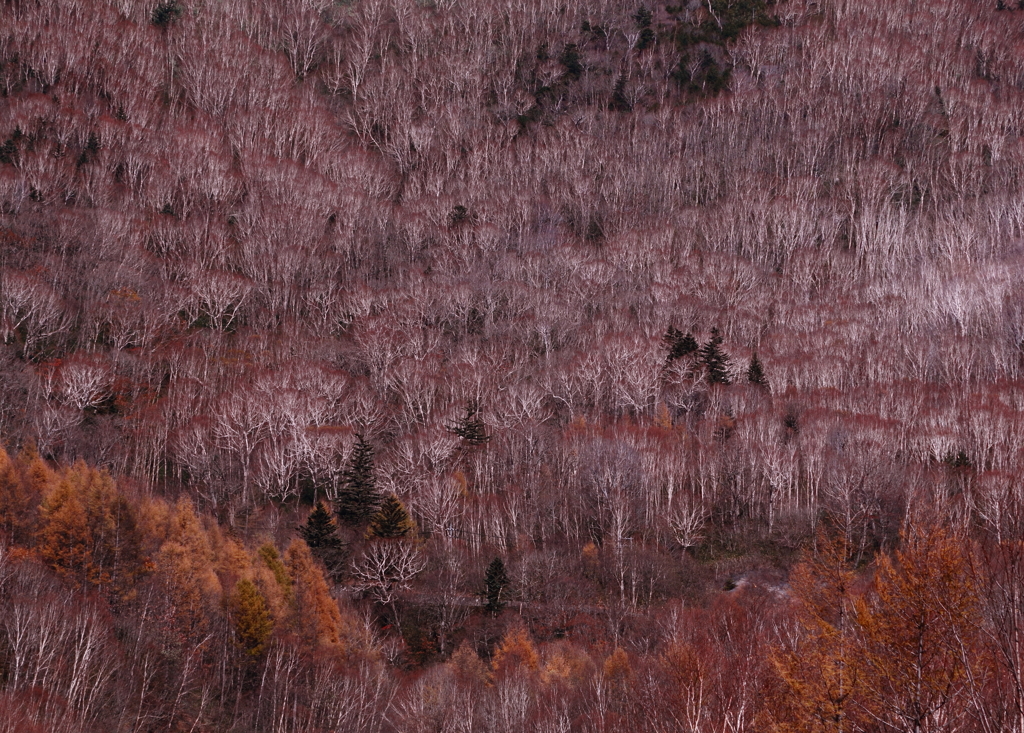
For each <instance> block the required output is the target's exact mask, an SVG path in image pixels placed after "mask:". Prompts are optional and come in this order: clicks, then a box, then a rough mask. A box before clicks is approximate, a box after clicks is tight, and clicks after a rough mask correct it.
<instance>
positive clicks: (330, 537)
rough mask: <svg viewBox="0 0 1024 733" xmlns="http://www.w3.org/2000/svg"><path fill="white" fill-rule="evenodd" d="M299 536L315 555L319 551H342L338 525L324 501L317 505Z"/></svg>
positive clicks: (300, 530) (300, 528)
mask: <svg viewBox="0 0 1024 733" xmlns="http://www.w3.org/2000/svg"><path fill="white" fill-rule="evenodd" d="M299 536H300V537H302V539H304V540H305V541H306V544H307V545H309V549H310V550H312V551H313V554H314V555H315V554H317V550H340V549H341V537H339V536H338V525H337V524H336V523H335V521H334V518H333V517H332V516H331V512H330V511H329V510H328V509H327V506H326V505H325V504H324V503H323V502H322V501H318V502H317V503H316V507H315V508H314V509H313V511H311V512H310V513H309V516H308V517H307V518H306V523H305V524H304V525H302V526H301V527H299Z"/></svg>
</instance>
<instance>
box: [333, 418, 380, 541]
mask: <svg viewBox="0 0 1024 733" xmlns="http://www.w3.org/2000/svg"><path fill="white" fill-rule="evenodd" d="M378 506H380V494H378V493H377V480H376V478H375V477H374V475H373V446H372V445H370V444H369V443H368V442H367V441H366V439H365V438H364V437H363V436H362V435H357V436H356V445H355V448H353V449H352V457H351V458H349V462H348V467H347V468H346V469H345V472H344V473H343V474H342V485H341V488H340V490H339V491H338V498H337V499H336V500H335V502H334V510H335V512H337V514H338V519H340V520H341V521H342V522H343V523H345V524H348V525H352V526H358V525H360V524H363V523H364V522H366V520H367V519H369V518H370V517H371V516H373V513H374V512H375V511H377V507H378Z"/></svg>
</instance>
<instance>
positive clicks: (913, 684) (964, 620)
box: [763, 527, 1010, 733]
mask: <svg viewBox="0 0 1024 733" xmlns="http://www.w3.org/2000/svg"><path fill="white" fill-rule="evenodd" d="M973 549H974V548H973V547H972V544H971V542H970V541H968V540H966V539H965V538H963V537H957V536H955V535H953V534H951V533H950V532H948V531H946V530H944V529H941V528H938V527H927V528H918V529H915V530H911V531H908V532H907V533H906V535H905V536H904V541H903V546H902V547H901V549H899V550H897V551H896V552H894V553H893V554H891V555H888V554H886V555H882V556H881V557H880V558H879V560H878V562H877V567H876V568H875V570H874V573H873V577H870V578H867V577H861V576H862V575H863V573H858V572H857V569H856V568H854V566H853V565H852V563H851V562H850V557H851V548H850V546H849V545H848V544H847V543H846V542H845V540H844V539H843V538H842V537H841V536H840V537H831V536H830V535H829V534H828V533H827V532H824V531H822V532H820V533H819V535H818V540H817V548H816V551H815V552H814V553H810V554H809V555H808V557H807V559H806V560H805V561H804V562H802V563H801V564H800V565H798V566H797V567H796V568H795V569H794V571H793V573H792V574H791V591H792V595H793V599H794V613H795V627H794V628H793V629H792V631H793V632H794V637H793V638H792V639H790V640H787V641H784V642H783V643H782V645H781V647H780V648H779V650H778V651H776V652H775V653H774V654H773V657H772V661H773V664H774V668H775V671H776V673H777V679H778V683H779V684H778V687H777V688H776V689H775V696H774V697H773V699H772V704H769V705H768V706H766V707H765V709H764V711H763V715H764V718H765V720H766V721H770V722H771V723H772V725H773V727H774V729H775V730H777V731H793V732H796V731H821V732H822V733H824V732H826V731H827V732H829V733H843V732H845V731H850V732H852V731H866V730H884V731H908V732H910V731H915V732H918V731H939V730H942V731H947V730H986V729H988V730H995V729H998V723H997V722H996V719H995V716H996V715H998V714H997V713H996V710H997V708H998V707H999V705H998V704H994V703H995V701H993V700H991V699H990V698H987V695H988V694H989V693H990V692H991V691H992V689H993V688H994V686H995V687H999V686H1000V685H999V684H998V683H997V680H998V679H999V677H1001V676H1003V675H1005V674H1006V673H1007V672H1008V671H1010V670H1006V669H1005V668H1004V669H999V664H998V655H997V654H996V648H995V647H994V646H993V645H992V643H991V640H992V638H993V633H992V632H993V631H994V629H993V628H991V627H986V624H985V619H984V616H983V614H982V610H983V609H982V604H981V598H980V596H979V588H978V586H979V583H984V582H986V579H985V577H984V572H983V571H981V570H980V569H979V566H978V565H976V562H975V557H974V553H973ZM985 722H987V723H988V726H987V727H986V726H985V725H984V723H985Z"/></svg>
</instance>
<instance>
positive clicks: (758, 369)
mask: <svg viewBox="0 0 1024 733" xmlns="http://www.w3.org/2000/svg"><path fill="white" fill-rule="evenodd" d="M747 381H748V382H750V383H751V384H756V385H757V386H758V387H764V388H765V389H768V378H767V377H766V376H765V375H764V367H763V366H761V360H760V359H758V358H757V352H756V351H755V352H754V355H753V356H751V357H750V366H749V367H748V368H747Z"/></svg>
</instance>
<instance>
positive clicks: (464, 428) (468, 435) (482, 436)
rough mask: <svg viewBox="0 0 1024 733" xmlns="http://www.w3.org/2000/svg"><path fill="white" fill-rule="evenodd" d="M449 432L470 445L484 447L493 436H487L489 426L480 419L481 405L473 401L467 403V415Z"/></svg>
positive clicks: (450, 428)
mask: <svg viewBox="0 0 1024 733" xmlns="http://www.w3.org/2000/svg"><path fill="white" fill-rule="evenodd" d="M448 430H450V431H451V432H453V433H455V434H456V435H458V436H459V437H460V438H462V439H463V440H464V441H466V442H467V443H469V444H470V445H483V444H484V443H486V442H487V441H488V440H490V439H491V436H490V435H488V434H487V426H486V425H485V424H484V421H483V420H482V419H481V417H480V405H479V404H478V403H477V402H476V401H475V400H471V401H469V402H467V403H466V415H465V417H463V418H462V420H460V421H459V422H458V423H456V424H455V425H450V426H449V427H448Z"/></svg>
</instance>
